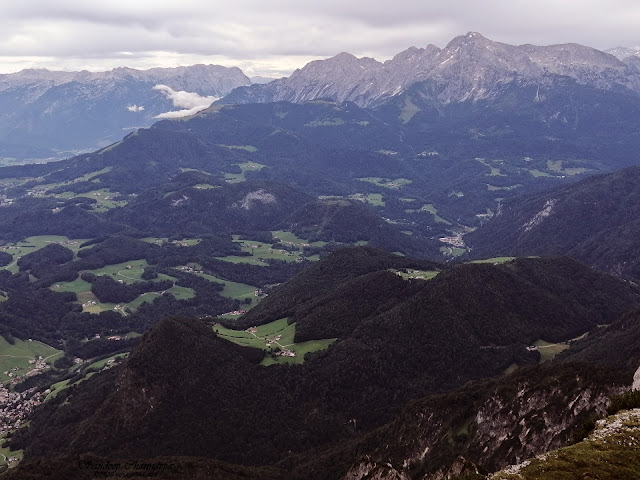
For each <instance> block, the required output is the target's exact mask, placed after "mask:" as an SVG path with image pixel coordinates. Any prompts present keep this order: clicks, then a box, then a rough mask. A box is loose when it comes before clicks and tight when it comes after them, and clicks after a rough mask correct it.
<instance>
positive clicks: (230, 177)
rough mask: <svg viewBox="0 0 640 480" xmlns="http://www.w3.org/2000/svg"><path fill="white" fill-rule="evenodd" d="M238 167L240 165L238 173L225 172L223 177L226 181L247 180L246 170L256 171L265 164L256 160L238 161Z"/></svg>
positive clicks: (237, 181) (238, 181)
mask: <svg viewBox="0 0 640 480" xmlns="http://www.w3.org/2000/svg"><path fill="white" fill-rule="evenodd" d="M237 165H238V167H240V170H241V172H240V173H225V174H224V178H225V181H226V182H227V183H240V182H244V181H246V180H247V177H246V173H247V172H257V171H259V170H262V169H263V168H264V167H265V165H262V164H261V163H258V162H243V163H238V164H237Z"/></svg>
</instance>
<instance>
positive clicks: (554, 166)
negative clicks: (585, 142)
mask: <svg viewBox="0 0 640 480" xmlns="http://www.w3.org/2000/svg"><path fill="white" fill-rule="evenodd" d="M547 168H548V169H549V171H551V172H555V173H561V174H562V175H569V176H572V175H581V174H583V173H587V172H588V171H589V169H588V168H581V167H573V168H572V167H569V168H564V167H563V165H562V160H556V161H552V160H547Z"/></svg>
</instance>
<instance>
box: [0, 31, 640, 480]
mask: <svg viewBox="0 0 640 480" xmlns="http://www.w3.org/2000/svg"><path fill="white" fill-rule="evenodd" d="M637 59H638V55H637V52H636V51H635V50H632V49H624V48H617V49H614V50H611V51H610V52H602V51H598V50H595V49H592V48H588V47H584V46H581V45H577V44H567V45H553V46H545V47H539V46H533V45H521V46H512V45H506V44H502V43H498V42H493V41H491V40H489V39H487V38H485V37H483V36H482V35H480V34H478V33H468V34H467V35H464V36H460V37H457V38H455V39H453V40H452V41H451V42H450V43H449V44H448V45H446V46H445V47H444V48H439V47H435V46H433V45H429V46H427V47H426V48H415V47H411V48H409V49H408V50H405V51H403V52H400V53H399V54H397V55H396V56H395V57H393V58H392V59H391V60H388V61H386V62H384V63H381V62H378V61H376V60H374V59H370V58H356V57H354V56H352V55H350V54H348V53H340V54H338V55H336V56H335V57H332V58H329V59H326V60H319V61H314V62H311V63H309V64H308V65H306V66H305V67H303V68H301V69H299V70H296V71H295V72H294V73H293V74H292V75H291V76H290V77H288V78H282V79H278V80H273V81H271V82H268V83H254V84H252V82H251V80H250V79H249V78H247V77H246V76H245V75H244V74H243V73H242V72H241V71H240V70H239V69H237V68H224V67H217V66H202V65H200V66H194V67H182V68H179V69H152V70H148V71H136V70H132V69H116V70H114V71H111V72H107V73H88V72H79V73H69V72H48V71H23V72H20V73H16V74H10V75H4V76H2V77H1V78H0V103H1V104H2V106H3V108H2V111H3V112H4V113H3V115H2V116H1V117H0V139H1V140H2V144H1V145H0V148H2V149H3V150H2V152H3V154H2V156H3V157H4V160H5V164H8V165H9V166H5V167H3V168H0V265H1V267H0V335H1V338H0V381H1V382H2V386H1V387H0V440H1V441H2V444H1V445H2V446H1V447H0V455H2V457H3V458H4V464H3V465H2V466H1V467H0V469H1V470H3V472H4V473H1V474H0V479H7V480H14V479H15V480H17V479H20V480H22V479H33V480H40V479H45V478H46V479H93V478H98V477H102V476H114V477H123V478H129V477H139V478H162V479H217V478H220V479H231V480H233V479H253V478H256V479H274V480H276V479H283V480H284V479H344V480H365V479H371V480H373V479H377V480H409V479H425V480H442V479H457V480H463V479H464V480H479V479H489V478H492V479H548V480H552V479H558V480H561V479H562V480H564V479H584V478H597V479H612V480H613V479H637V478H640V464H639V462H638V459H639V458H640V443H639V440H638V439H639V438H640V421H639V418H640V392H639V391H638V390H640V287H638V284H637V282H638V281H640V264H639V263H638V254H639V252H640V166H639V165H640V161H639V160H640V159H639V157H638V153H637V152H639V151H640V130H639V125H640V70H639V69H638V62H637ZM177 94H181V95H177ZM176 98H180V99H182V100H179V101H177V100H176ZM184 98H189V99H190V100H189V101H190V102H191V103H188V104H187V103H185V101H184ZM203 101H204V102H205V103H207V104H209V103H211V105H210V106H206V108H205V106H203V105H201V102H203ZM176 109H178V110H180V109H182V110H183V111H181V112H180V111H178V112H177V114H176ZM79 111H82V112H84V113H83V114H82V115H80V114H77V112H79ZM87 112H89V113H87ZM172 112H173V113H172ZM167 113H168V114H167ZM185 115H186V116H185ZM156 119H159V121H158V122H156V123H152V122H153V121H154V120H156ZM136 122H137V123H136ZM130 127H145V128H130ZM127 131H130V133H127ZM125 134H126V135H125ZM94 147H97V148H98V149H97V150H95V148H94ZM89 149H90V150H91V151H90V152H89V153H81V154H79V155H75V156H69V158H66V159H64V160H58V161H50V162H47V163H42V162H38V163H34V162H33V161H29V159H31V160H33V159H36V158H39V159H42V158H44V157H47V156H52V155H50V154H51V152H54V153H55V152H58V153H56V155H58V154H60V153H59V152H68V151H77V150H89ZM61 155H63V156H65V155H64V154H63V153H62V154H61Z"/></svg>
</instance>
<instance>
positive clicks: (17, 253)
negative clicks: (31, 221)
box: [0, 235, 86, 273]
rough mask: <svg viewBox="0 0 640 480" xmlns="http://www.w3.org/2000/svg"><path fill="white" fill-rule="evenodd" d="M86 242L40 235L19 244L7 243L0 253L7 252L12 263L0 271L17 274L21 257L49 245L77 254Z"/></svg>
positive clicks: (57, 236)
mask: <svg viewBox="0 0 640 480" xmlns="http://www.w3.org/2000/svg"><path fill="white" fill-rule="evenodd" d="M84 242H86V239H70V238H67V237H63V236H59V235H40V236H36V237H29V238H27V239H25V240H23V241H21V242H17V243H9V244H7V245H4V246H2V247H0V251H3V252H7V253H9V254H11V255H12V256H13V262H11V263H10V264H9V265H7V266H5V267H0V269H4V270H9V271H10V272H12V273H18V265H17V261H18V260H19V259H20V257H22V256H23V255H26V254H28V253H32V252H35V251H36V250H40V249H41V248H43V247H46V246H47V245H49V244H50V243H59V244H61V245H63V246H65V247H67V248H68V249H70V250H72V251H73V252H74V254H75V253H77V251H78V250H80V245H81V244H83V243H84Z"/></svg>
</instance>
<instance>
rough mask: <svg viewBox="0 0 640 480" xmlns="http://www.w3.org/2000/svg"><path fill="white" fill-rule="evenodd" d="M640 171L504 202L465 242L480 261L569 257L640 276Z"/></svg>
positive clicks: (632, 169) (618, 272)
mask: <svg viewBox="0 0 640 480" xmlns="http://www.w3.org/2000/svg"><path fill="white" fill-rule="evenodd" d="M639 218H640V168H638V167H631V168H628V169H625V170H621V171H618V172H614V173H611V174H607V175H602V176H596V177H591V178H588V179H585V180H582V181H581V182H579V183H576V184H575V185H571V186H568V187H565V188H562V189H557V190H552V191H550V192H545V193H543V194H535V195H530V196H525V197H521V198H517V199H512V200H509V201H505V202H504V203H503V205H502V206H501V209H500V213H499V214H498V215H497V216H496V217H495V218H494V219H493V220H491V221H490V222H489V223H487V224H486V225H485V226H483V227H482V228H480V229H478V230H477V231H475V232H473V233H470V234H469V235H468V236H466V237H465V239H466V240H467V241H468V243H469V244H470V245H471V246H472V249H473V250H472V255H473V256H474V257H477V258H482V257H485V256H495V255H522V254H528V255H558V254H562V255H569V256H572V257H574V258H577V259H579V260H581V261H583V262H585V263H588V264H589V265H592V266H594V267H596V268H599V269H601V270H604V271H608V272H611V273H615V274H618V275H623V276H627V277H631V278H634V279H637V278H639V275H640V270H639V267H638V264H637V259H638V258H639V257H638V252H639V251H640V250H639V248H640V243H639V240H638V239H640V222H639V220H638V219H639Z"/></svg>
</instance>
